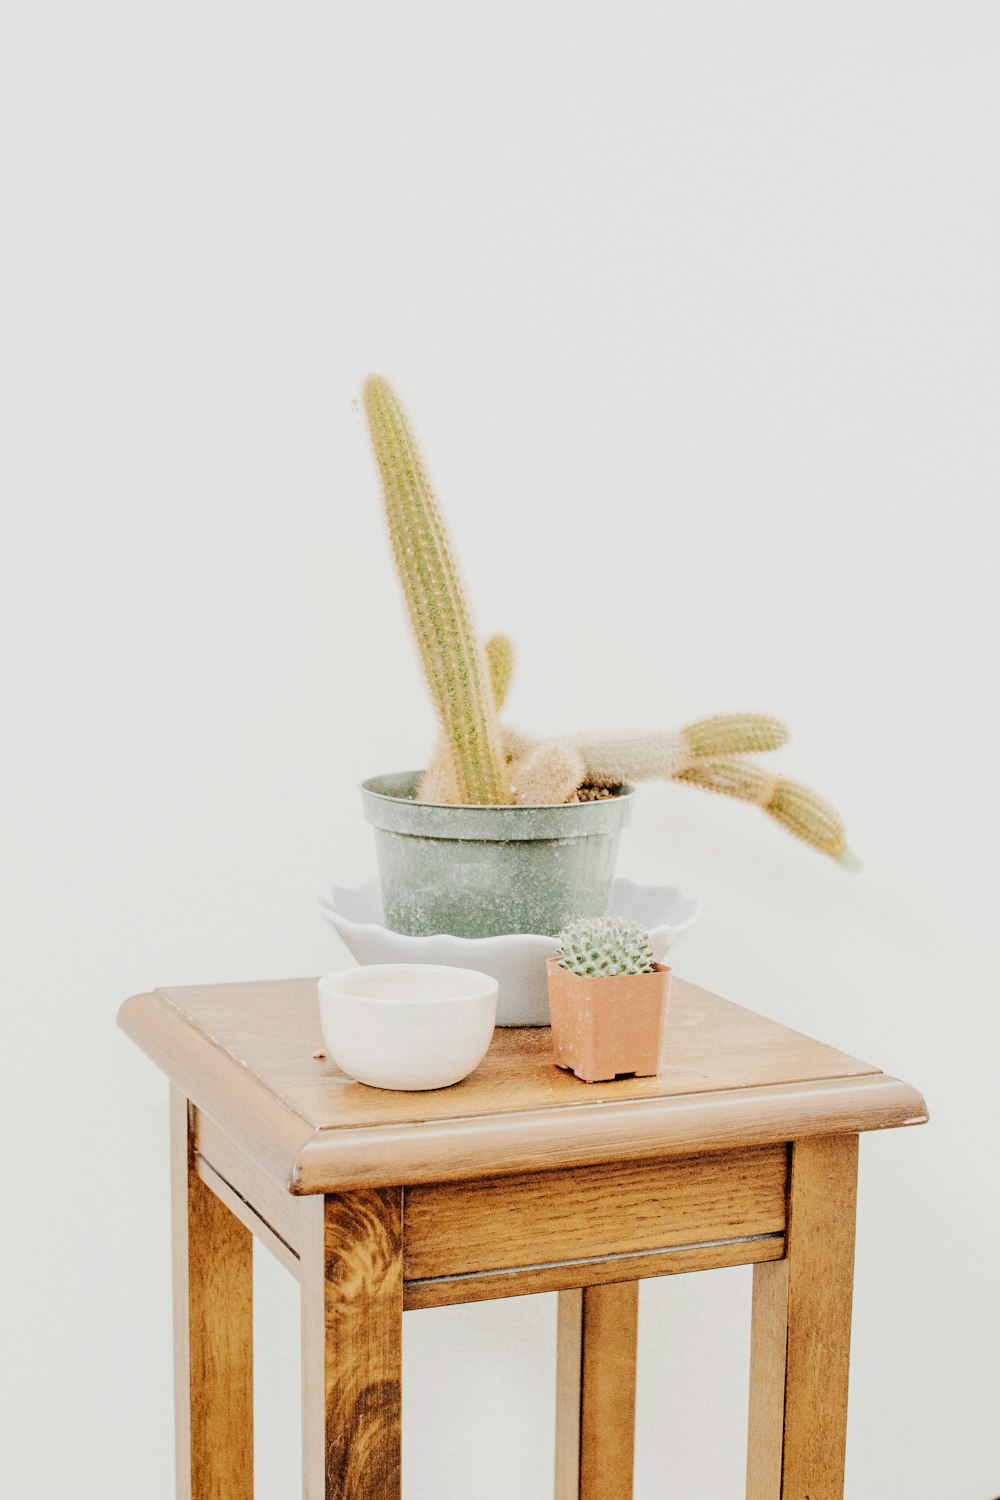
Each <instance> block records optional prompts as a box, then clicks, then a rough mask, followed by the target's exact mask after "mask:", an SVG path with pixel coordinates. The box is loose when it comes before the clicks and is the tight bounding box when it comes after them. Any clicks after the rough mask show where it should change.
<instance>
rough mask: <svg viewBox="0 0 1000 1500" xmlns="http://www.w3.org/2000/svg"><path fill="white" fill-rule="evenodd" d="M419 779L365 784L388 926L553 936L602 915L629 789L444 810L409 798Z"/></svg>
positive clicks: (419, 933) (419, 931)
mask: <svg viewBox="0 0 1000 1500" xmlns="http://www.w3.org/2000/svg"><path fill="white" fill-rule="evenodd" d="M420 776H421V772H419V771H401V772H398V773H396V774H395V775H390V776H373V777H372V778H371V780H370V781H365V782H363V783H362V786H361V792H362V796H363V798H364V810H365V817H366V818H367V819H368V822H369V823H371V824H372V825H373V826H374V828H375V848H376V853H377V856H378V867H379V877H380V879H381V882H382V899H383V902H384V904H385V922H386V926H387V927H388V928H390V930H391V931H393V932H403V933H407V934H409V935H410V936H412V937H426V936H429V935H430V934H432V933H437V932H447V933H451V934H452V935H453V936H455V937H470V938H481V937H497V936H499V935H500V934H502V933H508V932H536V933H543V934H549V935H552V936H554V935H555V934H556V933H557V932H558V931H559V930H560V928H561V927H563V926H564V925H565V924H566V922H568V921H570V920H571V919H572V918H573V917H598V916H603V915H604V914H605V912H606V911H607V909H608V897H609V895H610V893H611V881H612V878H613V876H614V872H615V861H616V859H617V857H618V842H619V839H620V837H621V831H622V829H623V828H624V827H625V825H626V823H627V822H628V820H629V818H630V817H631V814H632V798H633V796H634V793H635V788H634V787H633V786H631V785H630V784H629V783H625V784H624V785H623V786H621V787H620V788H619V789H618V791H617V793H616V795H615V796H613V797H606V798H603V799H602V800H601V801H599V802H579V803H569V804H559V805H556V806H547V807H466V806H462V807H445V806H441V805H439V804H437V803H434V802H417V801H415V800H414V798H415V795H416V790H417V785H418V782H419V780H420Z"/></svg>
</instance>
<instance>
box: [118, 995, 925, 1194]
mask: <svg viewBox="0 0 1000 1500" xmlns="http://www.w3.org/2000/svg"><path fill="white" fill-rule="evenodd" d="M119 1020H120V1023H121V1025H122V1026H123V1027H124V1029H125V1030H126V1031H127V1032H128V1033H129V1035H130V1036H132V1037H133V1038H134V1039H135V1040H136V1041H137V1042H138V1044H139V1045H140V1046H141V1047H143V1048H144V1049H145V1051H146V1052H147V1053H148V1054H149V1055H150V1056H151V1057H152V1058H153V1059H154V1061H155V1062H157V1064H158V1065H159V1066H160V1067H161V1068H163V1069H164V1070H165V1071H166V1072H167V1073H168V1075H169V1076H170V1077H171V1078H172V1079H173V1081H174V1082H175V1083H176V1084H177V1085H178V1086H179V1087H180V1088H181V1089H182V1090H183V1091H184V1092H185V1093H186V1095H187V1097H188V1098H190V1099H192V1100H193V1101H194V1103H195V1104H196V1105H197V1106H198V1107H199V1108H200V1109H202V1110H203V1111H204V1112H205V1114H206V1115H208V1116H209V1117H210V1118H211V1119H212V1120H213V1121H215V1122H216V1123H217V1124H218V1126H219V1127H220V1129H221V1130H223V1131H224V1132H225V1133H226V1134H227V1135H229V1136H231V1137H232V1139H233V1140H234V1141H235V1142H236V1143H237V1144H238V1146H239V1147H240V1149H241V1150H242V1151H244V1152H245V1153H246V1154H247V1155H248V1156H249V1157H251V1158H252V1159H253V1160H254V1161H255V1162H257V1163H258V1164H259V1165H261V1166H262V1167H263V1168H264V1169H265V1171H266V1172H267V1173H268V1174H269V1175H270V1176H271V1177H273V1178H274V1179H275V1180H276V1181H277V1182H278V1183H279V1184H280V1185H281V1186H283V1187H284V1186H287V1187H289V1188H290V1189H291V1191H292V1192H294V1193H298V1194H309V1193H322V1192H327V1191H333V1190H340V1189H345V1188H355V1187H366V1186H382V1185H385V1186H391V1185H394V1184H404V1185H411V1184H417V1183H421V1182H440V1181H459V1180H462V1179H465V1178H469V1177H475V1176H487V1175H493V1174H494V1173H516V1172H521V1171H526V1170H532V1169H545V1168H555V1167H561V1166H567V1165H584V1164H587V1163H597V1162H602V1161H614V1160H618V1159H621V1158H623V1157H624V1158H630V1159H641V1158H644V1157H662V1156H665V1155H669V1154H671V1153H673V1154H684V1153H690V1152H693V1151H697V1150H702V1149H716V1148H720V1149H724V1148H726V1147H729V1146H734V1145H738V1144H745V1145H752V1144H758V1143H759V1144H763V1143H766V1142H777V1141H782V1140H788V1139H791V1138H801V1137H804V1136H807V1135H810V1134H824V1133H829V1132H830V1131H838V1132H856V1131H858V1130H871V1129H878V1128H882V1127H885V1126H894V1125H904V1124H916V1123H919V1122H921V1121H923V1120H924V1119H926V1109H925V1106H924V1103H923V1100H922V1099H921V1098H920V1095H919V1094H918V1093H917V1092H916V1091H915V1090H914V1089H912V1088H910V1087H909V1086H908V1085H907V1084H904V1083H901V1082H899V1081H898V1080H895V1079H891V1078H887V1077H886V1076H885V1075H884V1074H882V1073H880V1072H878V1070H876V1069H873V1068H871V1067H869V1065H868V1064H866V1063H862V1062H859V1061H857V1059H854V1058H850V1057H847V1056H846V1055H845V1054H843V1053H841V1052H837V1051H835V1050H834V1049H832V1048H829V1047H825V1046H823V1045H822V1044H821V1043H819V1042H814V1041H812V1040H811V1039H809V1038H808V1037H803V1036H801V1035H799V1033H797V1032H794V1031H790V1030H789V1029H788V1028H787V1027H784V1026H779V1025H777V1024H776V1023H775V1022H772V1021H768V1020H766V1019H765V1018H764V1017H761V1016H757V1015H755V1014H753V1013H752V1012H750V1011H747V1010H744V1009H742V1008H741V1007H740V1006H737V1005H733V1004H731V1003H730V1002H728V1001H725V1000H721V999H719V998H718V997H717V996H714V995H710V994H708V993H707V992H706V991H704V990H699V989H697V988H695V987H694V986H692V985H688V984H685V983H684V981H683V980H675V982H674V992H673V997H672V1002H671V1013H670V1020H669V1023H668V1038H669V1042H668V1049H667V1052H668V1065H667V1069H666V1071H665V1073H664V1074H663V1075H662V1076H661V1077H660V1078H651V1079H634V1078H633V1079H619V1080H617V1081H615V1082H613V1083H608V1084H593V1085H588V1084H583V1083H580V1082H579V1080H577V1079H575V1078H573V1077H572V1076H571V1075H568V1074H566V1073H564V1072H561V1071H559V1070H557V1069H556V1068H554V1067H553V1066H552V1064H551V1055H550V1039H549V1033H548V1030H547V1029H546V1028H512V1029H500V1030H498V1031H497V1033H496V1035H495V1038H494V1042H493V1045H492V1047H491V1048H490V1051H489V1053H488V1055H487V1057H486V1059H485V1061H484V1062H483V1064H482V1065H481V1066H480V1068H478V1069H477V1070H476V1072H475V1073H474V1074H473V1075H472V1076H471V1077H470V1078H469V1079H466V1080H465V1081H464V1082H463V1083H461V1084H458V1085H456V1086H455V1087H454V1088H450V1089H441V1090H436V1091H432V1092H429V1093H418V1094H406V1093H394V1092H387V1091H383V1090H377V1089H368V1088H365V1087H364V1086H363V1085H361V1084H357V1083H353V1082H352V1081H351V1080H349V1079H347V1078H345V1077H344V1076H343V1074H340V1073H338V1072H337V1070H336V1069H335V1068H334V1067H333V1065H332V1064H331V1063H330V1062H329V1061H328V1060H324V1059H320V1060H317V1059H315V1058H314V1057H313V1055H312V1054H313V1052H314V1051H315V1050H317V1049H318V1047H319V1046H320V1034H319V1029H318V1025H319V1023H318V1013H317V1004H316V994H315V981H313V980H286V981H279V982H275V983H273V984H269V983H256V984H238V985H212V986H207V987H192V988H188V989H178V990H166V991H155V992H153V993H152V994H148V995H138V996H134V997H133V998H132V999H131V1000H129V1001H127V1002H126V1003H125V1005H124V1006H123V1007H122V1010H121V1013H120V1016H119Z"/></svg>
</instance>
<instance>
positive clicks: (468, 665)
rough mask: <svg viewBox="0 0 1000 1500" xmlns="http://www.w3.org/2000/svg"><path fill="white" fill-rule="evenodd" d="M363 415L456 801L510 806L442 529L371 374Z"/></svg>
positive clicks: (480, 663) (388, 397)
mask: <svg viewBox="0 0 1000 1500" xmlns="http://www.w3.org/2000/svg"><path fill="white" fill-rule="evenodd" d="M364 401H365V412H366V414H367V417H368V426H369V428H370V430H371V435H372V444H373V446H374V449H375V458H376V461H377V463H378V467H379V472H380V474H381V476H382V490H383V495H384V498H385V512H386V519H387V521H388V524H389V535H390V537H391V539H392V550H393V555H394V557H395V560H396V568H397V570H398V572H399V577H400V581H401V582H402V585H403V593H404V594H405V596H406V604H407V608H408V609H409V613H410V622H411V624H412V626H413V633H414V635H415V636H416V641H417V646H418V647H419V650H420V656H421V660H422V662H423V667H424V673H425V675H426V677H427V683H428V686H429V688H430V691H431V696H432V698H433V700H434V706H435V708H436V709H437V712H438V717H439V718H440V720H441V727H442V730H443V733H444V755H445V757H446V758H447V761H448V765H449V778H450V783H451V784H452V785H453V788H454V792H455V798H454V800H457V801H460V802H472V803H480V804H496V803H504V802H509V801H510V791H509V787H508V778H507V772H506V766H505V763H504V755H503V748H502V741H501V733H500V723H499V718H498V715H497V710H496V704H495V702H494V696H493V688H492V686H491V684H490V674H489V667H488V665H487V660H486V653H485V652H484V650H483V648H482V647H481V646H480V645H479V643H478V641H477V639H476V635H475V632H474V630H473V627H472V620H471V617H470V614H469V610H468V606H467V605H466V602H465V596H464V593H463V590H462V585H461V581H460V579H459V576H458V572H457V569H456V567H455V564H454V561H453V559H452V555H451V548H450V547H449V544H448V535H447V532H446V530H445V526H444V521H443V519H442V517H441V514H440V512H439V510H438V507H437V502H436V501H435V499H434V495H433V493H432V491H431V487H430V484H429V483H428V481H427V476H426V474H425V473H424V468H423V464H422V462H421V459H420V454H419V452H418V451H417V446H416V443H415V442H414V440H413V435H412V433H411V431H410V428H409V424H408V423H407V420H406V417H405V415H404V413H403V409H402V407H401V406H400V404H399V401H398V399H397V397H396V394H395V392H394V391H393V390H392V388H391V386H390V385H389V384H388V382H387V381H385V380H383V379H381V377H379V376H377V375H372V376H369V378H368V380H367V381H366V382H365V390H364Z"/></svg>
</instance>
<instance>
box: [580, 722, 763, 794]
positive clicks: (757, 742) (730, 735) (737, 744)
mask: <svg viewBox="0 0 1000 1500" xmlns="http://www.w3.org/2000/svg"><path fill="white" fill-rule="evenodd" d="M787 740H788V730H787V729H786V728H785V726H784V724H782V723H781V722H780V720H778V719H773V718H771V716H770V715H769V714H717V715H716V716H715V717H714V718H711V719H699V720H698V721H697V722H696V723H694V724H687V725H685V727H684V728H683V729H678V730H675V731H674V732H673V733H671V734H645V735H575V736H574V737H573V740H572V743H573V744H574V745H576V747H577V748H578V749H579V750H580V751H581V752H582V754H583V758H584V762H585V764H586V768H587V780H588V781H589V782H591V783H592V785H594V786H616V785H619V784H620V783H621V782H623V781H649V780H652V779H653V778H655V777H663V778H666V779H668V780H669V779H670V778H671V777H673V776H676V775H677V772H678V771H679V770H680V769H681V768H682V767H683V766H685V765H687V764H688V763H689V762H691V761H696V760H699V759H700V758H702V757H704V756H710V757H712V758H713V759H714V758H717V757H722V756H726V755H754V754H758V753H760V752H762V751H765V750H778V749H780V747H781V746H782V745H784V744H785V743H786V742H787Z"/></svg>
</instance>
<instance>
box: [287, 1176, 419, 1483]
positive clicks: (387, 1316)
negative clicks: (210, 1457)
mask: <svg viewBox="0 0 1000 1500" xmlns="http://www.w3.org/2000/svg"><path fill="white" fill-rule="evenodd" d="M303 1207H304V1210H305V1213H304V1222H305V1242H304V1243H303V1246H302V1275H301V1287H302V1422H303V1451H302V1478H303V1493H304V1495H305V1500H400V1494H401V1491H400V1395H401V1381H400V1367H401V1360H402V1336H403V1213H402V1208H403V1204H402V1192H401V1190H400V1189H399V1188H373V1189H364V1190H359V1191H357V1192H353V1193H337V1194H331V1195H329V1196H328V1197H326V1198H325V1199H324V1198H322V1197H319V1196H317V1197H316V1198H315V1199H311V1200H309V1201H308V1203H304V1204H303Z"/></svg>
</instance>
